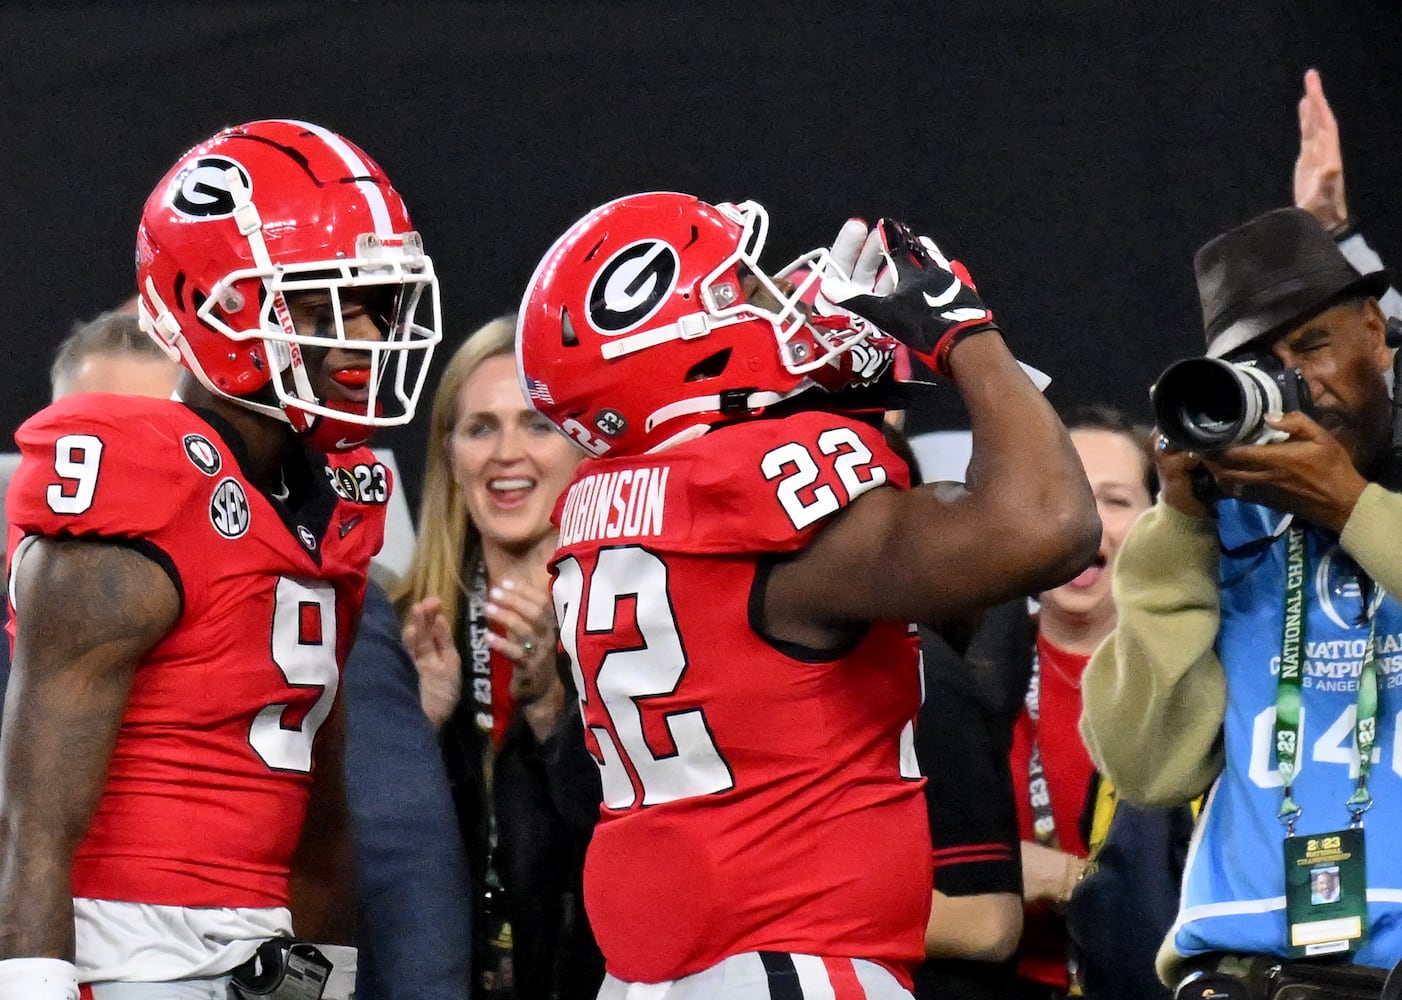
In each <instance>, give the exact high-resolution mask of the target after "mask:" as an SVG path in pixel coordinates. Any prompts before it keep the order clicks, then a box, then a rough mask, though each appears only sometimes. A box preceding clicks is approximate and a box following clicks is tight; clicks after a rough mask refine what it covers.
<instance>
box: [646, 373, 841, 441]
mask: <svg viewBox="0 0 1402 1000" xmlns="http://www.w3.org/2000/svg"><path fill="white" fill-rule="evenodd" d="M813 385H814V383H813V382H811V381H809V380H808V379H804V380H803V381H801V382H799V384H798V385H796V386H794V387H793V388H792V389H790V390H789V391H788V392H773V391H772V390H756V391H754V392H751V393H749V394H748V395H746V396H744V397H743V399H741V398H736V397H730V396H726V397H722V396H720V395H710V396H692V397H691V398H690V399H679V400H677V401H676V402H675V403H668V404H667V405H666V406H663V407H661V408H659V409H657V410H654V411H653V413H652V414H651V415H650V416H649V417H648V418H647V429H648V430H649V431H651V430H652V429H653V428H654V427H659V426H661V425H662V424H665V423H666V422H667V421H669V420H676V419H677V418H678V417H685V416H688V415H690V414H693V413H721V414H725V413H730V412H731V411H732V410H733V411H734V413H735V415H736V416H741V415H743V414H744V413H753V412H754V411H756V410H762V409H764V408H765V407H766V406H774V405H775V404H777V403H782V402H783V401H784V400H786V399H791V398H793V397H794V396H797V395H798V394H799V393H800V392H803V391H804V390H806V389H811V388H812V387H813ZM737 391H739V392H743V391H744V390H737Z"/></svg>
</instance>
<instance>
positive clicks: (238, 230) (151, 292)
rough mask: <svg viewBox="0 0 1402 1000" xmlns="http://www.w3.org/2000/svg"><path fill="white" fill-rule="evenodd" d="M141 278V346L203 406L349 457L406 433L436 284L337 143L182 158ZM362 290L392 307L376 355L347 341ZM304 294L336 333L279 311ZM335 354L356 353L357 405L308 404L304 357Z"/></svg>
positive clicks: (311, 132)
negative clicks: (379, 294) (395, 431)
mask: <svg viewBox="0 0 1402 1000" xmlns="http://www.w3.org/2000/svg"><path fill="white" fill-rule="evenodd" d="M136 268H137V285H138V292H139V299H138V304H137V308H138V313H139V315H140V317H141V324H142V326H143V327H144V328H145V330H146V332H147V333H149V334H150V335H151V336H152V337H154V338H155V339H156V341H157V342H158V343H159V344H161V345H162V347H164V348H165V350H166V352H167V353H168V354H169V355H170V356H171V357H172V358H174V359H175V360H177V361H179V362H181V363H182V364H183V365H184V366H185V367H186V368H188V369H190V371H191V372H193V373H194V375H195V377H196V378H198V379H199V380H200V382H201V383H202V384H203V385H204V386H205V387H206V388H207V389H209V390H210V391H211V392H214V393H216V394H218V395H220V396H223V397H225V398H227V399H230V400H233V401H234V402H237V403H239V404H241V405H243V406H246V407H248V408H250V409H252V410H255V411H257V412H259V413H262V414H265V415H267V416H272V417H277V418H280V419H283V420H286V421H287V422H288V423H290V424H291V425H292V428H293V430H295V431H296V432H297V433H298V434H300V435H301V436H302V437H303V438H304V439H305V440H307V441H308V443H309V444H311V445H312V446H313V447H317V448H320V449H322V450H325V451H341V450H346V449H349V448H353V447H357V446H358V445H361V444H364V443H365V441H366V440H367V439H368V438H369V436H370V434H371V432H372V430H373V429H374V428H376V427H387V426H393V425H396V424H403V423H407V422H408V421H409V420H410V419H411V418H412V417H413V415H414V408H415V406H416V404H417V402H418V398H419V394H420V392H421V391H422V389H423V385H424V379H425V376H426V375H427V373H428V362H429V359H430V357H431V356H432V353H433V346H434V345H435V344H436V343H438V340H439V331H440V329H441V326H442V324H441V321H440V311H439V302H438V281H437V278H436V277H435V276H434V273H433V263H432V261H431V260H430V259H429V258H428V257H427V256H426V255H425V254H424V251H423V244H422V241H421V240H420V239H419V234H418V233H416V232H414V230H413V225H412V224H411V223H410V221H409V215H408V212H407V211H406V210H405V208H404V203H403V201H402V200H400V197H399V195H398V193H397V192H396V191H395V190H394V188H393V187H391V186H390V182H389V179H388V178H387V177H385V174H384V171H383V170H381V169H380V167H379V166H378V165H376V164H375V162H374V161H373V160H371V159H370V158H369V157H368V156H366V155H365V153H364V152H362V151H361V150H360V149H359V148H358V147H356V146H355V145H353V144H352V143H350V142H348V141H347V140H346V139H344V138H342V137H341V136H339V135H337V134H336V133H334V132H330V131H328V130H327V129H324V128H321V127H320V126H317V125H311V124H308V123H306V122H299V121H280V120H276V121H258V122H251V123H249V124H247V125H240V126H237V127H235V128H230V129H226V130H224V131H222V132H220V133H219V134H217V135H215V136H214V137H213V138H211V139H209V140H208V141H206V142H203V143H201V144H200V145H198V146H196V147H195V148H194V149H192V150H190V152H188V153H186V154H185V155H184V156H183V157H181V158H180V161H179V162H178V163H176V165H175V166H174V167H172V168H171V170H170V172H169V173H168V174H166V176H165V177H164V178H163V179H162V180H161V182H160V184H158V185H157V186H156V189H155V191H153V192H152V194H151V196H150V198H148V199H147V201H146V207H145V209H144V210H143V212H142V215H141V225H140V228H139V229H138V231H137V240H136ZM367 287H379V288H384V289H387V290H388V293H389V294H388V295H386V296H385V302H386V305H385V314H384V315H380V314H379V312H378V311H377V313H376V316H375V319H376V321H377V324H378V325H379V326H380V328H381V331H382V333H383V340H379V341H367V340H356V339H347V337H346V330H345V324H344V321H343V317H342V301H341V292H342V290H343V289H352V288H367ZM304 291H320V292H323V293H325V294H326V295H327V296H329V299H330V306H331V314H332V315H333V316H334V319H335V324H334V329H331V328H330V327H331V324H329V323H328V324H325V325H324V326H323V327H320V328H318V329H317V330H315V331H307V330H299V329H298V328H297V327H296V326H295V325H294V323H293V321H292V317H291V314H290V313H289V310H288V304H287V298H288V296H292V295H295V293H298V292H304ZM425 296H426V297H427V298H428V300H429V302H428V305H429V307H430V311H431V313H432V318H431V320H430V321H429V324H428V325H425V324H424V323H421V322H420V321H418V319H416V317H417V315H418V312H419V309H420V307H421V306H422V305H424V304H425V303H424V302H423V299H424V298H425ZM329 347H336V348H340V349H341V350H342V351H360V352H364V365H363V366H355V367H354V372H353V375H352V378H353V379H354V380H356V381H362V380H363V381H364V383H365V384H366V386H367V387H368V388H367V393H368V399H366V400H365V402H364V403H363V404H362V403H360V402H355V403H347V402H346V401H344V400H323V399H320V398H318V396H317V393H316V392H315V390H314V388H313V386H312V384H311V380H310V378H309V374H308V368H307V362H306V360H305V359H304V356H303V352H304V351H306V350H308V349H316V348H320V349H326V348H329Z"/></svg>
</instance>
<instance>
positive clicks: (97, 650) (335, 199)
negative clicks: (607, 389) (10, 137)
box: [0, 121, 438, 1000]
mask: <svg viewBox="0 0 1402 1000" xmlns="http://www.w3.org/2000/svg"><path fill="white" fill-rule="evenodd" d="M328 192H331V193H330V194H328ZM347 219H351V220H355V224H354V225H350V226H348V225H347V223H346V220H347ZM269 220H271V221H272V222H275V223H276V224H275V225H273V224H271V222H269ZM289 220H294V221H289ZM367 227H368V231H367ZM372 237H373V238H372ZM372 248H373V252H370V251H371V250H372ZM137 276H138V286H139V288H140V289H141V302H140V308H141V317H142V318H141V322H142V325H143V327H144V328H145V329H146V330H147V331H148V332H149V333H151V334H152V335H153V336H155V337H157V338H158V339H159V341H160V342H161V343H162V344H164V345H165V346H166V347H167V348H168V349H169V352H170V353H171V354H172V355H173V356H175V355H178V356H179V357H180V359H181V362H182V363H183V364H184V366H185V367H186V368H188V369H189V373H188V374H187V375H186V376H185V378H184V380H183V382H182V387H181V401H176V400H163V399H159V400H158V399H144V398H136V397H127V396H104V397H101V398H99V397H95V396H92V395H86V394H83V395H77V396H73V397H68V398H65V399H63V400H60V401H59V402H58V403H56V404H54V405H52V406H51V407H49V408H48V409H46V410H44V411H42V412H41V413H40V414H38V415H36V416H35V417H33V418H31V419H30V420H28V421H26V423H25V424H24V425H23V426H22V427H21V428H20V430H19V432H18V433H17V434H16V440H17V442H18V444H19V446H20V450H21V454H22V459H21V465H20V468H19V470H18V472H17V473H16V476H15V478H14V480H13V481H12V483H11V487H10V495H9V498H8V500H9V512H10V515H11V521H12V528H11V537H12V538H13V539H14V540H15V544H14V545H12V546H11V552H10V557H9V562H10V566H11V571H12V587H11V594H12V595H13V611H14V620H13V625H12V627H13V634H14V669H13V674H12V677H11V684H10V687H9V691H8V692H7V697H6V712H5V718H4V739H3V742H0V756H2V757H3V760H0V830H2V831H3V834H0V929H3V930H2V931H0V996H6V997H9V996H15V997H19V996H23V997H26V998H35V1000H56V998H65V1000H76V998H77V997H78V995H79V983H80V982H82V983H91V984H95V985H94V991H95V992H96V994H97V995H98V996H104V995H111V994H112V993H113V992H114V991H115V990H124V991H126V995H132V994H135V995H144V996H152V995H160V996H162V997H197V996H210V995H223V993H224V992H225V991H226V990H227V989H228V988H229V984H230V982H231V981H235V980H236V981H240V982H243V983H245V984H246V985H247V986H248V987H249V988H251V989H261V988H262V986H263V984H265V983H266V981H267V980H268V979H270V978H277V977H278V976H280V974H281V972H282V971H283V969H284V968H285V967H287V966H288V965H289V964H290V965H293V966H297V967H298V968H299V971H301V972H303V973H305V974H306V975H307V976H309V977H314V978H324V977H326V976H327V975H328V973H329V972H330V971H331V970H330V969H329V967H328V963H326V962H325V961H324V959H322V958H321V956H320V955H319V953H317V952H316V951H315V950H314V949H312V948H310V947H309V946H308V945H306V944H304V943H298V942H295V941H294V939H292V938H291V937H290V936H289V935H290V933H291V932H292V930H293V928H292V926H291V922H290V920H289V912H288V903H289V880H290V878H291V870H292V867H293V853H294V849H295V848H296V846H297V841H298V835H299V832H300V830H301V828H302V825H303V819H304V817H305V816H306V815H307V813H308V812H309V805H308V803H309V798H315V799H317V800H320V799H321V798H322V797H323V795H324V793H326V792H335V791H336V790H338V789H339V787H340V778H341V770H340V761H339V760H334V759H330V758H328V757H325V756H323V754H322V750H323V749H325V748H333V749H334V748H335V747H336V745H337V741H336V739H335V738H334V733H333V732H332V731H333V730H334V728H335V726H336V724H337V723H336V717H335V716H333V715H331V714H330V713H331V708H332V704H333V701H334V696H335V692H336V688H337V684H338V674H339V669H338V668H339V663H340V661H341V658H342V656H343V655H344V652H345V650H346V649H347V648H348V647H349V645H350V638H351V629H352V627H353V624H354V622H355V619H356V617H357V615H358V613H359V608H360V603H361V598H362V594H363V592H364V587H365V580H366V572H367V568H368V564H369V560H370V556H371V554H372V553H373V552H374V551H375V550H376V548H377V547H378V545H379V541H380V537H381V534H382V529H383V516H384V513H383V511H384V500H385V495H384V491H385V490H387V488H388V483H387V482H386V481H385V479H384V477H383V469H382V467H381V466H379V465H378V463H376V462H375V460H374V456H373V454H372V453H370V452H369V451H368V450H364V449H361V448H359V447H358V445H359V444H361V443H363V442H364V441H365V440H366V439H367V438H368V437H369V435H370V434H371V433H373V431H374V429H375V428H376V427H378V426H383V425H385V424H387V423H402V422H404V421H407V420H408V419H409V418H410V417H411V416H412V414H413V411H414V406H415V403H416V400H417V395H418V390H417V388H416V387H417V386H420V385H421V384H422V378H421V376H422V374H423V370H422V366H425V365H427V363H428V359H429V356H430V354H431V350H432V347H433V345H434V343H435V342H436V341H437V336H438V334H437V327H436V318H437V317H436V308H435V310H434V312H435V316H434V320H435V322H434V323H433V324H431V325H425V324H424V323H422V322H420V321H419V319H417V318H416V312H417V308H416V307H417V304H418V303H419V301H420V297H421V295H423V294H425V293H426V294H428V295H430V296H432V295H433V293H434V290H435V289H436V282H435V280H434V278H433V271H432V265H431V263H430V262H429V260H428V258H427V257H425V256H424V255H423V253H422V250H421V248H420V246H419V243H418V237H417V235H416V234H414V233H413V232H412V231H411V226H410V223H409V220H408V216H407V213H406V212H405V210H404V207H403V204H402V202H401V201H400V199H399V196H398V195H397V194H396V193H395V191H394V190H393V188H391V187H390V184H389V181H388V180H387V179H386V178H385V176H384V174H383V173H382V172H381V171H380V169H379V168H378V167H377V166H376V165H375V164H374V163H373V162H371V161H370V160H369V159H368V157H366V156H365V155H364V154H363V153H362V152H361V151H360V150H358V149H357V148H356V147H354V146H353V145H351V144H350V143H349V142H347V141H346V140H345V139H343V138H342V137H340V136H337V135H334V134H333V133H330V132H327V131H326V130H324V129H321V128H319V127H318V126H314V125H309V124H307V123H305V122H288V121H265V122H254V123H251V124H248V125H244V126H239V127H236V128H232V129H228V130H225V131H223V132H221V133H219V134H217V135H216V136H214V137H212V138H211V139H209V140H208V141H206V142H205V143H203V144H201V145H200V146H197V147H196V148H195V149H193V150H191V151H190V152H189V153H188V154H186V155H185V156H184V157H182V158H181V159H180V161H179V162H177V163H176V165H175V166H174V167H173V168H172V169H171V171H170V172H169V173H168V174H167V175H166V177H165V178H164V179H163V180H162V181H161V183H160V184H159V185H158V186H157V188H156V189H155V191H154V192H153V194H152V195H151V197H150V198H149V199H148V201H147V204H146V206H145V209H144V211H143V213H142V219H141V226H140V229H139V231H138V236H137ZM416 371H417V375H416ZM373 372H379V373H381V375H382V376H383V380H382V382H376V381H374V380H373V379H372V378H370V375H371V373H373ZM382 387H383V391H381V390H382ZM327 450H331V451H332V452H334V453H333V454H331V455H329V456H328V455H327V454H325V452H326V451H327ZM361 483H364V484H366V485H365V487H364V488H363V489H362V488H361V487H360V485H359V484H361ZM350 484H355V485H354V487H353V486H352V485H350ZM211 552H213V553H216V554H214V555H212V554H211ZM269 643H271V646H270V645H269ZM318 732H320V733H321V735H322V736H323V739H322V740H320V741H316V746H317V747H318V749H317V750H316V751H315V755H314V740H315V737H316V736H317V735H318ZM328 734H330V736H329V738H328ZM314 761H315V763H314ZM313 772H315V774H316V777H317V780H316V781H315V782H313V781H312V780H311V779H312V775H313ZM309 872H310V869H309ZM310 874H312V875H313V876H314V875H315V873H314V872H310ZM298 929H299V930H301V928H300V927H299V928H298ZM113 983H121V984H123V985H121V986H112V985H111V984H113ZM153 983H159V984H161V985H160V987H159V988H158V989H153V988H150V987H142V986H140V985H130V984H153Z"/></svg>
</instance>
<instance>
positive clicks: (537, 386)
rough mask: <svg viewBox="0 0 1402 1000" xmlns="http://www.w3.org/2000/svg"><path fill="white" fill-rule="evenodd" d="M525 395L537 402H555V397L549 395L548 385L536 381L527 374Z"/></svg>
mask: <svg viewBox="0 0 1402 1000" xmlns="http://www.w3.org/2000/svg"><path fill="white" fill-rule="evenodd" d="M526 395H528V396H530V397H531V398H532V399H534V400H535V401H536V402H538V403H554V402H555V397H554V396H552V395H550V387H549V386H548V385H546V384H545V383H544V382H537V381H536V380H535V379H533V378H531V377H530V376H529V375H527V376H526Z"/></svg>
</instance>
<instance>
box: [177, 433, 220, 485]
mask: <svg viewBox="0 0 1402 1000" xmlns="http://www.w3.org/2000/svg"><path fill="white" fill-rule="evenodd" d="M181 444H183V445H184V446H185V457H186V458H188V459H189V460H190V463H191V464H192V465H194V467H195V468H197V469H199V470H200V471H201V472H203V473H204V474H205V475H206V476H213V475H216V474H218V472H219V469H220V468H221V467H222V466H223V464H224V460H223V459H222V458H220V457H219V450H218V449H217V448H215V447H214V445H213V444H211V443H210V440H209V438H207V437H205V436H204V435H203V434H186V435H185V437H184V438H183V439H181Z"/></svg>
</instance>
